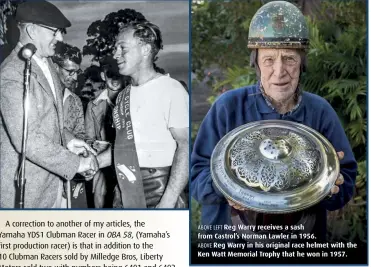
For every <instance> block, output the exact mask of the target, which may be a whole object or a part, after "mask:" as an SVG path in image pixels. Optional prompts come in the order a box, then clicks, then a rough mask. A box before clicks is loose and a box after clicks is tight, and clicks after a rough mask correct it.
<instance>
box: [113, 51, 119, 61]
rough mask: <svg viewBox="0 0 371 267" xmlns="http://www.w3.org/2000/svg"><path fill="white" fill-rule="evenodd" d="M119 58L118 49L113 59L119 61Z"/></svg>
mask: <svg viewBox="0 0 371 267" xmlns="http://www.w3.org/2000/svg"><path fill="white" fill-rule="evenodd" d="M119 57H120V55H119V53H118V49H116V50H115V52H114V53H113V58H114V59H116V60H117V59H118V58H119Z"/></svg>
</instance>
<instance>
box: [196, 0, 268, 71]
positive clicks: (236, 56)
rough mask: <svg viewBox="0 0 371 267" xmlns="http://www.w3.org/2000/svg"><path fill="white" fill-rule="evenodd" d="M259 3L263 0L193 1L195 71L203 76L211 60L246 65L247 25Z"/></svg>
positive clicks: (217, 62) (221, 65)
mask: <svg viewBox="0 0 371 267" xmlns="http://www.w3.org/2000/svg"><path fill="white" fill-rule="evenodd" d="M260 6H261V3H260V1H231V2H223V1H212V2H206V1H205V2H193V3H192V71H193V72H195V73H196V74H197V75H198V76H199V77H200V76H202V75H203V73H204V70H205V68H208V67H209V66H210V65H212V64H217V65H218V66H219V67H220V68H222V69H225V68H227V67H228V66H231V65H232V64H233V65H234V66H239V67H242V66H245V65H247V64H248V61H249V57H248V56H249V51H248V49H247V38H248V28H249V25H250V20H251V18H252V17H253V15H254V13H255V11H256V10H257V9H258V8H259V7H260Z"/></svg>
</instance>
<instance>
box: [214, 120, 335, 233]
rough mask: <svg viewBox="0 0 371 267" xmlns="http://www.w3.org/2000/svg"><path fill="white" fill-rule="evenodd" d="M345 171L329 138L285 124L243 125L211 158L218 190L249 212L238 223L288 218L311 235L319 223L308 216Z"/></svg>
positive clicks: (222, 141)
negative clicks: (340, 173) (341, 169)
mask: <svg viewBox="0 0 371 267" xmlns="http://www.w3.org/2000/svg"><path fill="white" fill-rule="evenodd" d="M339 171H340V167H339V160H338V157H337V154H336V151H335V149H334V148H333V147H332V145H331V144H330V142H329V141H328V140H327V139H326V138H325V137H323V136H322V135H321V134H320V133H318V132H317V131H315V130H313V129H312V128H310V127H307V126H305V125H303V124H299V123H296V122H290V121H284V120H264V121H257V122H252V123H248V124H245V125H242V126H240V127H238V128H236V129H234V130H232V131H231V132H229V133H228V134H227V135H225V136H224V137H223V138H222V139H221V140H220V141H219V143H218V144H217V145H216V147H215V149H214V151H213V154H212V156H211V175H212V179H213V182H214V184H215V185H216V187H217V188H218V189H219V190H220V191H221V192H222V193H223V194H224V196H225V197H226V198H227V199H229V200H231V201H233V202H235V203H237V204H239V205H241V206H243V207H246V208H247V209H248V210H247V211H244V212H241V211H235V212H237V215H238V216H233V217H232V222H233V223H235V224H246V225H247V224H259V223H262V222H258V221H257V220H258V218H259V216H258V215H259V214H263V216H260V218H261V217H263V218H266V217H271V218H273V220H271V223H272V222H273V223H272V224H274V223H280V222H279V220H277V218H282V217H284V216H283V215H282V214H285V216H286V217H285V218H288V217H291V219H292V218H293V217H294V218H295V220H294V221H291V223H292V224H303V225H305V226H306V231H308V232H310V231H311V229H312V227H313V225H314V222H315V218H313V216H311V215H310V214H307V212H306V211H307V210H308V209H309V208H310V207H312V206H314V205H315V204H317V203H318V202H320V201H321V200H322V199H324V198H325V197H326V196H327V195H328V194H329V193H330V190H331V188H332V187H333V185H334V184H335V181H336V179H337V177H338V175H339ZM288 214H290V215H289V216H287V215H288ZM235 215H236V214H235ZM260 221H261V220H260ZM282 223H284V224H285V223H287V221H286V222H285V220H282Z"/></svg>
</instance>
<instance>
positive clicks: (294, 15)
mask: <svg viewBox="0 0 371 267" xmlns="http://www.w3.org/2000/svg"><path fill="white" fill-rule="evenodd" d="M247 47H248V48H301V49H306V48H308V47H309V34H308V27H307V23H306V21H305V18H304V15H303V14H302V13H301V11H300V10H299V9H298V8H297V7H296V6H295V5H293V4H291V3H289V2H286V1H272V2H269V3H267V4H265V5H264V6H262V7H261V8H260V9H259V10H258V11H257V12H256V13H255V15H254V17H253V18H252V20H251V23H250V29H249V38H248V45H247Z"/></svg>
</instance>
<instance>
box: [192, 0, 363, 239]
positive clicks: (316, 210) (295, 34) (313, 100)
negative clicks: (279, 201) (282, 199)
mask: <svg viewBox="0 0 371 267" xmlns="http://www.w3.org/2000/svg"><path fill="white" fill-rule="evenodd" d="M308 38H309V36H308V30H307V25H306V22H305V19H304V16H303V15H302V14H301V12H300V10H299V9H298V8H297V7H295V6H294V5H293V4H290V3H288V2H285V1H272V2H270V3H268V4H266V5H264V6H263V7H261V9H260V10H258V11H257V13H256V15H255V16H254V17H253V19H252V20H251V24H250V30H249V38H248V47H249V48H251V49H253V50H252V52H251V56H250V60H251V64H252V66H254V67H255V69H256V74H257V78H258V83H257V84H256V85H250V86H246V87H243V88H239V89H235V90H231V91H228V92H226V93H224V94H222V95H221V96H220V97H219V98H218V99H217V101H216V102H215V103H214V105H213V106H212V107H211V110H210V111H209V112H208V114H207V115H206V117H205V119H204V121H203V122H202V124H201V126H200V129H199V132H198V135H197V138H196V140H195V143H194V149H193V151H192V156H191V176H192V178H191V179H192V181H191V191H192V196H193V197H194V198H195V199H196V200H197V201H198V202H199V203H200V204H201V205H202V212H201V213H202V214H201V224H203V225H228V224H229V225H232V224H233V218H234V217H237V216H238V215H240V214H243V213H242V212H241V211H246V209H245V208H243V207H241V206H240V205H238V204H237V203H234V202H232V201H230V200H228V199H227V198H226V197H224V195H223V194H222V192H221V191H220V190H218V188H216V186H215V184H214V182H213V180H212V178H211V172H210V158H211V155H212V153H213V150H214V148H215V146H216V145H217V143H218V142H219V140H220V139H222V138H223V136H225V135H226V134H227V133H228V132H230V131H232V130H233V129H235V128H237V127H239V126H241V125H244V124H246V123H250V122H254V121H261V120H288V121H294V122H298V123H302V124H304V125H307V126H309V127H311V128H313V129H315V130H316V131H318V132H319V133H321V134H322V135H323V136H325V137H326V138H327V139H328V140H329V141H330V142H331V143H332V145H333V146H334V148H335V149H336V151H338V156H339V159H340V166H341V167H340V168H341V170H340V175H339V177H338V179H337V181H336V184H335V185H334V186H333V188H332V190H331V195H329V197H328V198H327V199H325V200H323V201H321V202H320V203H319V204H318V205H315V206H313V207H311V208H310V209H308V213H310V214H311V219H313V220H312V221H314V222H315V223H314V226H313V228H312V229H305V230H306V231H308V232H312V233H314V234H315V235H316V236H317V238H318V240H319V239H325V238H326V210H336V209H340V208H341V207H343V206H344V205H345V204H346V203H347V202H348V201H349V200H350V199H351V197H352V194H353V188H354V182H355V178H356V173H357V163H356V161H355V159H354V156H353V153H352V149H351V146H350V144H349V141H348V139H347V137H346V135H345V132H344V129H343V128H342V125H341V123H340V120H339V118H338V116H337V114H336V112H335V111H334V109H333V108H332V107H331V106H330V105H329V103H328V102H327V101H326V100H325V99H323V98H322V97H320V96H317V95H314V94H311V93H308V92H302V90H301V86H300V77H301V74H302V73H303V72H304V71H305V69H306V49H307V48H308V47H309V39H308ZM249 212H250V213H251V212H252V211H247V213H249ZM298 215H299V218H300V216H301V214H295V216H296V217H298ZM296 217H295V218H296ZM256 218H259V219H256V221H258V220H260V219H261V218H262V221H264V222H265V223H266V224H269V223H272V224H274V225H277V224H280V223H281V222H282V221H285V223H284V224H287V222H290V223H293V224H295V223H297V220H296V219H295V218H294V215H287V214H286V215H282V216H281V215H280V216H278V215H277V216H274V215H273V216H272V215H271V214H270V215H267V216H266V215H264V214H257V216H256ZM240 221H241V220H240ZM308 221H311V220H308ZM256 223H257V222H256Z"/></svg>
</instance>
